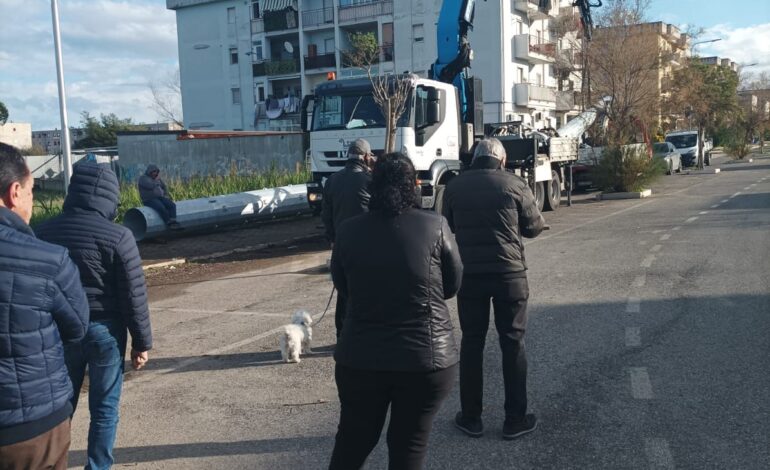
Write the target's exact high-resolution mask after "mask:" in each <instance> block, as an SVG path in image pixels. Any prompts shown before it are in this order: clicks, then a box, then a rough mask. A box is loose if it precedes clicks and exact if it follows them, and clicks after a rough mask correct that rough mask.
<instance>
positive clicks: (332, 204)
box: [321, 139, 373, 338]
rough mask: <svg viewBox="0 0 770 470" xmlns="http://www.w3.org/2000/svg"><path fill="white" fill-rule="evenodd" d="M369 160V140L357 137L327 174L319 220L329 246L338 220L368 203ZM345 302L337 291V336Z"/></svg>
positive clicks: (342, 295) (343, 315) (366, 206)
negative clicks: (338, 165) (344, 157)
mask: <svg viewBox="0 0 770 470" xmlns="http://www.w3.org/2000/svg"><path fill="white" fill-rule="evenodd" d="M372 162H373V156H372V148H371V146H370V145H369V142H367V141H365V140H364V139H357V140H355V141H354V142H353V143H352V144H350V146H349V147H348V161H347V163H345V168H343V169H342V170H340V171H338V172H337V173H334V174H333V175H331V176H330V177H329V179H328V180H327V181H326V184H325V185H324V197H323V201H322V204H321V206H322V211H321V220H322V221H323V223H324V228H325V229H326V238H327V239H328V240H329V242H331V243H332V246H334V238H335V236H336V233H337V229H338V228H339V226H340V224H342V222H344V221H345V220H347V219H349V218H351V217H353V216H356V215H358V214H363V213H364V212H366V211H367V208H368V207H369V182H370V181H371V175H370V170H369V169H370V168H371V165H372ZM345 304H346V299H345V295H344V294H342V293H341V292H339V291H337V307H336V309H335V311H334V323H335V325H336V327H337V337H338V338H339V336H340V333H341V331H342V322H343V320H344V318H345Z"/></svg>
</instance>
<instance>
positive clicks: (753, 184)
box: [749, 183, 757, 188]
mask: <svg viewBox="0 0 770 470" xmlns="http://www.w3.org/2000/svg"><path fill="white" fill-rule="evenodd" d="M756 185H757V183H752V184H750V185H749V188H753V187H755V186H756Z"/></svg>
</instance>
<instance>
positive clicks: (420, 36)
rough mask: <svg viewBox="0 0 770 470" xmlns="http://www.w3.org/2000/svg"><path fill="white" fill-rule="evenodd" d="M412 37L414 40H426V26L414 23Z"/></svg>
mask: <svg viewBox="0 0 770 470" xmlns="http://www.w3.org/2000/svg"><path fill="white" fill-rule="evenodd" d="M412 38H413V39H414V42H423V41H424V40H425V28H423V26H422V25H421V24H415V25H412Z"/></svg>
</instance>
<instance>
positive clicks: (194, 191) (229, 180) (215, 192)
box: [30, 167, 310, 227]
mask: <svg viewBox="0 0 770 470" xmlns="http://www.w3.org/2000/svg"><path fill="white" fill-rule="evenodd" d="M309 178H310V174H309V173H308V172H307V171H306V170H304V169H300V171H297V172H293V171H288V170H279V169H277V168H275V167H271V168H270V169H268V170H266V171H263V172H261V173H254V174H250V175H230V176H208V177H199V176H198V177H193V178H190V179H188V180H186V181H181V180H166V184H167V185H168V190H169V193H171V196H172V197H173V198H174V200H176V201H183V200H186V199H198V198H201V197H210V196H220V195H223V194H232V193H240V192H243V191H256V190H259V189H264V188H275V187H278V186H285V185H288V184H302V183H306V182H307V181H308V180H309ZM62 204H64V196H63V195H62V194H61V193H59V192H52V191H35V208H34V210H33V213H32V221H31V222H30V225H32V226H33V227H34V226H35V225H36V224H39V223H40V222H42V221H44V220H46V219H49V218H51V217H55V216H57V215H59V214H60V213H61V210H62ZM141 205H142V203H141V201H140V199H139V191H138V190H137V189H136V184H133V183H131V184H128V183H123V184H121V187H120V207H118V218H117V221H118V222H121V221H122V220H123V214H125V213H126V211H127V210H129V209H131V208H133V207H138V206H141Z"/></svg>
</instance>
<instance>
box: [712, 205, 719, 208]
mask: <svg viewBox="0 0 770 470" xmlns="http://www.w3.org/2000/svg"><path fill="white" fill-rule="evenodd" d="M717 207H719V204H714V205H713V206H711V208H712V209H716V208H717Z"/></svg>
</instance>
